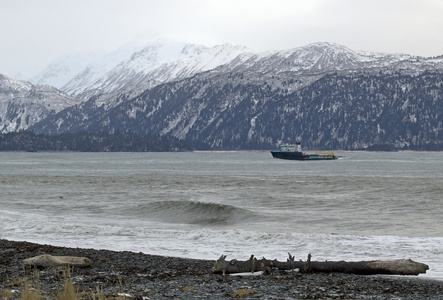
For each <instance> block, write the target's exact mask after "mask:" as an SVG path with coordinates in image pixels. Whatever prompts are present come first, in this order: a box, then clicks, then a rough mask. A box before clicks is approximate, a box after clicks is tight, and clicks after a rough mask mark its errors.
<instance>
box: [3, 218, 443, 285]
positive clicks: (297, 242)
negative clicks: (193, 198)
mask: <svg viewBox="0 0 443 300" xmlns="http://www.w3.org/2000/svg"><path fill="white" fill-rule="evenodd" d="M0 215H1V216H0V227H1V228H3V230H2V232H1V233H0V238H4V239H10V240H24V241H30V242H36V243H43V244H51V245H57V246H67V247H82V248H94V249H109V250H116V251H134V252H143V253H147V254H154V255H164V256H174V257H187V258H200V259H214V260H215V259H217V258H218V257H220V256H221V255H227V256H228V259H234V258H235V259H247V258H249V257H250V255H251V254H254V255H255V256H257V257H266V258H268V259H274V258H276V259H279V260H285V259H286V258H287V257H288V252H290V253H291V254H292V255H294V256H295V257H296V258H297V259H302V260H304V259H306V257H307V255H308V254H309V253H310V254H312V256H313V259H314V260H318V261H323V260H347V261H360V260H377V259H383V260H390V259H408V258H410V259H412V260H414V261H417V262H421V263H425V264H428V265H429V266H430V270H428V272H427V273H426V274H424V275H420V277H427V278H435V279H439V280H443V238H440V237H399V236H354V235H339V234H307V233H265V232H257V231H251V230H240V229H229V230H215V229H208V228H192V227H188V229H184V230H177V228H176V227H175V228H172V227H171V228H170V229H166V228H165V226H164V224H159V225H158V226H155V223H152V224H151V225H152V226H150V227H149V228H148V227H134V226H117V225H109V224H108V225H106V224H96V225H91V224H73V223H68V222H66V223H61V222H54V221H48V220H45V219H43V218H32V219H30V218H23V217H20V216H19V215H17V214H13V213H8V212H0ZM28 217H29V216H28Z"/></svg>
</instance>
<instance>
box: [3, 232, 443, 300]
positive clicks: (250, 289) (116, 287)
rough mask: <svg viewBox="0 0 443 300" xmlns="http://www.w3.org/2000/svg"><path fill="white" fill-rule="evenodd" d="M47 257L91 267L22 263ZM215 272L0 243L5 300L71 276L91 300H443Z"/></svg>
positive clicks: (370, 287)
mask: <svg viewBox="0 0 443 300" xmlns="http://www.w3.org/2000/svg"><path fill="white" fill-rule="evenodd" d="M41 254H50V255H54V256H77V257H87V258H89V259H90V260H91V266H88V267H84V268H73V269H70V270H69V272H67V268H66V267H61V266H58V267H47V268H39V269H37V270H35V269H34V270H32V271H29V270H26V268H24V267H23V260H24V259H26V258H29V257H34V256H37V255H41ZM215 259H217V258H214V260H215ZM239 259H241V258H239ZM213 265H214V261H213V260H196V259H186V258H175V257H166V256H155V255H148V254H143V253H134V252H126V251H121V252H118V251H109V250H95V249H80V248H67V247H56V246H50V245H40V244H35V243H29V242H15V241H9V240H0V299H20V294H21V291H23V288H24V285H25V283H26V282H28V283H30V284H31V286H33V285H38V288H39V290H40V293H41V297H42V299H55V295H57V292H58V291H60V290H61V289H62V288H63V285H64V283H65V282H66V280H67V273H69V275H68V276H69V278H70V279H71V280H72V282H73V285H74V287H75V288H76V289H77V290H78V291H80V292H82V294H83V295H85V299H92V295H93V294H94V293H95V292H96V291H97V288H99V289H100V290H101V291H102V293H103V295H105V296H106V297H109V298H113V297H124V298H126V299H144V300H147V299H443V281H437V280H429V279H421V278H419V277H414V276H412V277H411V276H381V275H380V276H363V275H352V274H342V273H315V274H304V273H297V272H287V271H286V272H283V271H279V270H274V271H273V272H272V274H270V275H261V276H228V275H227V276H223V275H220V274H213V273H211V269H212V267H213Z"/></svg>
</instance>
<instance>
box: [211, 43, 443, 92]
mask: <svg viewBox="0 0 443 300" xmlns="http://www.w3.org/2000/svg"><path fill="white" fill-rule="evenodd" d="M362 70H364V71H365V72H368V73H371V74H375V73H377V72H379V71H383V72H398V71H401V72H403V73H410V74H417V73H418V72H423V71H425V70H443V57H438V58H425V57H416V56H411V55H407V54H389V53H376V52H365V51H353V50H351V49H349V48H347V47H344V46H342V45H338V44H334V43H313V44H309V45H306V46H303V47H298V48H294V49H289V50H283V51H273V52H267V53H260V54H256V55H249V54H247V55H240V56H238V57H237V58H236V59H234V60H233V61H231V62H230V63H228V64H225V65H223V66H220V67H219V68H218V71H219V72H224V73H226V72H231V73H241V74H242V76H241V77H242V80H243V81H244V82H252V81H257V82H263V81H266V82H267V83H268V84H270V85H271V86H273V87H279V88H287V89H289V90H297V89H299V88H301V87H305V86H308V85H309V84H311V83H313V82H315V81H316V80H318V79H319V78H321V77H323V76H324V75H326V74H330V73H342V74H345V73H352V72H361V71H362Z"/></svg>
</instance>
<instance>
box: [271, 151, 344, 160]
mask: <svg viewBox="0 0 443 300" xmlns="http://www.w3.org/2000/svg"><path fill="white" fill-rule="evenodd" d="M271 154H272V157H274V158H282V159H291V160H332V159H337V158H338V157H337V156H335V155H333V154H306V153H302V152H294V151H282V150H274V151H271Z"/></svg>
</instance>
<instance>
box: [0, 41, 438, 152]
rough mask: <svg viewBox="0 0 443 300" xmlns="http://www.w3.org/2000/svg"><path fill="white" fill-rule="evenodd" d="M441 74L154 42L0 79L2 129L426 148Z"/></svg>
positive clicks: (297, 53) (329, 53)
mask: <svg viewBox="0 0 443 300" xmlns="http://www.w3.org/2000/svg"><path fill="white" fill-rule="evenodd" d="M0 73H1V70H0ZM442 78H443V56H439V57H433V58H425V57H416V56H411V55H407V54H386V53H371V52H363V51H353V50H350V49H348V48H346V47H344V46H341V45H337V44H332V43H315V44H310V45H307V46H304V47H299V48H294V49H289V50H282V51H272V52H265V53H258V52H255V51H253V50H251V49H248V48H246V47H244V46H233V45H230V44H223V45H217V46H213V47H207V46H202V45H194V44H188V43H185V42H181V41H176V40H170V39H158V40H156V41H153V42H150V43H147V44H133V45H127V46H125V47H122V48H120V49H118V50H116V51H114V52H112V53H108V54H106V55H102V56H94V55H92V56H88V57H80V56H78V57H73V56H71V57H70V58H69V59H65V60H58V61H56V62H54V63H52V64H51V65H50V66H48V68H47V69H45V70H43V71H42V72H41V73H40V74H39V75H38V76H35V77H33V78H32V82H33V83H34V84H31V83H27V82H23V81H15V80H13V79H9V78H7V77H5V76H2V77H1V78H0V80H1V81H0V118H1V119H0V130H1V132H11V131H16V130H22V129H30V130H32V131H34V132H37V133H44V134H60V133H74V132H110V133H113V132H133V133H138V134H152V135H160V136H166V135H171V136H174V137H177V138H180V139H183V140H188V141H198V142H203V143H206V144H208V145H209V146H211V147H213V148H225V149H255V148H257V149H268V148H272V147H275V146H276V145H278V144H279V143H281V142H288V141H292V142H293V141H294V140H300V141H302V142H303V144H304V145H305V147H307V148H321V149H361V148H364V147H368V146H371V145H388V146H389V147H393V148H405V149H413V148H423V147H424V148H426V147H428V148H433V147H434V148H435V147H438V145H440V144H442V140H443V138H442V127H443V125H442V124H443V117H442V114H441V112H442V111H443V107H442V106H443V105H442V102H443V100H442V99H443V86H442V85H443V79H442ZM48 85H54V86H55V87H57V88H58V89H59V90H57V89H55V88H51V87H49V86H48ZM435 145H437V146H435Z"/></svg>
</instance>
